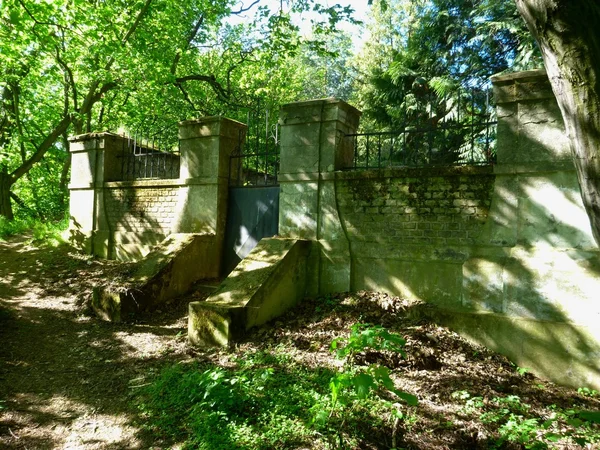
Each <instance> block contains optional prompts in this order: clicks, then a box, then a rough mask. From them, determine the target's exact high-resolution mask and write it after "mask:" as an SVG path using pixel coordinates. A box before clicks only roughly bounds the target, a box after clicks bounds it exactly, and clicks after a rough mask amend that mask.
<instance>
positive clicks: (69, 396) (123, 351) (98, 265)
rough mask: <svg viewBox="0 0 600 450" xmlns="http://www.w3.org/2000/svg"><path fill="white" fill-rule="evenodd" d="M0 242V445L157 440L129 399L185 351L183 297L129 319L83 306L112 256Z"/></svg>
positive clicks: (145, 444) (21, 240)
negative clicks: (111, 318)
mask: <svg viewBox="0 0 600 450" xmlns="http://www.w3.org/2000/svg"><path fill="white" fill-rule="evenodd" d="M29 241H30V240H29V239H27V238H25V237H17V238H13V239H11V240H9V241H7V242H0V448H14V449H49V448H52V449H55V448H63V449H96V448H102V449H128V448H144V449H146V448H153V446H154V448H160V446H159V447H156V445H157V444H156V443H155V442H154V439H153V437H152V436H148V435H145V434H144V433H143V432H141V431H140V429H139V427H138V426H136V417H135V411H132V410H131V407H130V406H128V400H129V399H130V397H131V395H132V394H134V393H135V391H136V389H138V388H139V387H140V386H142V385H144V384H145V382H146V380H147V378H148V377H149V376H151V375H152V374H153V373H154V372H155V371H156V370H158V367H159V366H162V365H164V364H167V363H171V362H173V361H176V360H181V359H183V358H186V357H187V355H186V351H187V349H186V347H185V328H186V326H187V319H186V315H187V308H186V303H182V304H180V305H179V306H178V307H177V308H176V310H174V311H171V312H170V313H169V314H163V313H157V314H154V315H153V316H148V317H145V318H143V319H142V320H140V321H139V322H138V323H135V324H121V325H116V324H110V323H104V322H100V321H98V320H97V319H94V318H90V317H89V316H86V315H85V314H83V311H82V306H81V305H82V304H83V301H82V300H83V299H84V298H85V297H86V296H87V295H89V294H90V292H91V290H92V288H93V286H94V285H95V284H97V283H100V282H101V281H102V279H103V277H106V276H109V277H110V274H111V270H116V267H117V266H116V264H115V263H112V262H107V261H96V260H92V259H88V258H86V257H83V256H81V255H79V254H77V253H74V252H71V251H70V250H69V249H68V248H67V247H61V248H51V247H46V248H37V247H35V246H32V245H30V243H29Z"/></svg>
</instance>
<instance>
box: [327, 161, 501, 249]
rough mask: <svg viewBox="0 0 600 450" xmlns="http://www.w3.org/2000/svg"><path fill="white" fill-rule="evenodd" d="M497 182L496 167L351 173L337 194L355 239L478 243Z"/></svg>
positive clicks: (339, 182) (339, 183) (351, 237)
mask: <svg viewBox="0 0 600 450" xmlns="http://www.w3.org/2000/svg"><path fill="white" fill-rule="evenodd" d="M375 176H376V177H375ZM494 180H495V176H494V175H493V173H492V169H491V167H454V168H451V167H449V168H437V169H396V170H387V171H384V172H383V173H380V174H378V173H376V172H371V173H369V172H366V173H365V172H358V173H355V172H347V173H342V174H340V177H339V179H338V180H337V190H336V197H337V202H338V205H339V209H340V214H341V216H342V219H343V221H344V224H345V226H346V231H347V233H348V239H349V240H351V241H357V242H373V243H390V244H398V243H402V244H434V245H440V246H445V245H472V244H474V243H475V241H476V238H477V237H478V236H479V235H480V234H481V232H482V229H483V226H484V224H485V222H486V220H487V217H488V213H489V209H490V205H491V202H492V194H493V191H494Z"/></svg>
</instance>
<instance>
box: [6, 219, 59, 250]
mask: <svg viewBox="0 0 600 450" xmlns="http://www.w3.org/2000/svg"><path fill="white" fill-rule="evenodd" d="M68 226H69V220H68V219H67V218H64V219H63V220H60V221H56V222H45V221H44V222H42V221H40V220H37V219H32V218H30V217H24V218H22V219H14V220H8V219H6V218H5V217H2V216H0V240H5V239H6V238H8V237H10V236H14V235H18V234H25V233H31V236H32V241H33V242H35V243H36V244H38V245H39V244H46V245H51V246H57V245H59V244H61V243H63V242H64V239H63V238H62V233H63V232H64V231H65V230H66V229H67V227H68Z"/></svg>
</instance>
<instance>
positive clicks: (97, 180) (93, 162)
mask: <svg viewBox="0 0 600 450" xmlns="http://www.w3.org/2000/svg"><path fill="white" fill-rule="evenodd" d="M125 145H126V141H125V138H123V137H122V136H117V135H115V134H111V133H89V134H84V135H80V136H74V137H71V138H69V152H70V153H71V183H70V184H69V190H70V207H69V214H70V218H71V221H70V227H69V231H68V232H69V238H70V240H71V241H72V242H73V243H75V245H77V246H78V247H80V248H81V249H83V250H84V251H85V252H86V253H91V254H95V255H98V256H101V257H105V258H106V257H108V255H109V240H110V236H111V233H110V229H109V225H108V221H107V217H106V214H105V211H104V190H103V186H104V183H105V182H108V181H117V180H119V179H120V177H121V160H120V159H119V156H120V155H121V154H122V153H123V151H124V148H126V147H124V146H125Z"/></svg>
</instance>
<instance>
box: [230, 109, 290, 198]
mask: <svg viewBox="0 0 600 450" xmlns="http://www.w3.org/2000/svg"><path fill="white" fill-rule="evenodd" d="M259 107H260V104H259ZM259 107H257V109H256V110H254V111H250V112H248V114H247V124H248V132H247V134H246V140H245V142H244V139H243V138H242V137H241V136H240V139H239V143H238V146H237V148H236V150H235V151H234V152H233V153H232V155H231V157H230V162H229V186H231V187H253V186H275V185H277V184H278V180H277V175H278V173H279V128H278V124H277V123H276V122H275V123H271V122H270V120H271V116H270V111H269V110H268V109H266V110H264V111H261V110H260V109H258V108H259Z"/></svg>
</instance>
